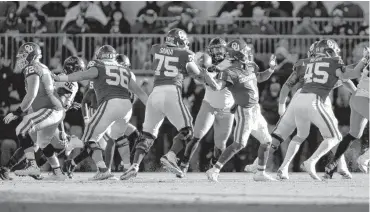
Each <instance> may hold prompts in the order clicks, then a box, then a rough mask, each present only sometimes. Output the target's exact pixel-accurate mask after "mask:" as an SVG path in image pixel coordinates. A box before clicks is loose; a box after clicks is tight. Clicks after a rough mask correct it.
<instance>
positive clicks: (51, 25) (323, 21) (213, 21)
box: [0, 17, 366, 34]
mask: <svg viewBox="0 0 370 212" xmlns="http://www.w3.org/2000/svg"><path fill="white" fill-rule="evenodd" d="M178 19H179V18H178V17H158V22H159V23H160V25H161V26H167V25H168V24H169V23H171V22H174V21H176V20H178ZM4 20H5V17H0V21H4ZM63 20H64V18H56V17H49V18H48V24H47V26H48V29H49V32H52V33H54V32H59V31H60V30H61V25H62V23H63ZM137 20H138V19H133V20H132V22H131V23H135V22H136V21H137ZM195 20H196V21H197V22H198V23H199V24H200V25H201V26H202V28H203V33H205V34H209V33H215V32H216V31H217V27H218V25H220V24H219V22H218V21H219V20H220V18H218V17H199V18H196V19H195ZM223 20H225V19H223ZM233 20H234V23H235V24H236V25H237V27H238V28H243V27H244V25H245V24H246V23H248V22H251V21H252V20H253V18H235V19H233ZM265 20H266V21H267V22H269V23H270V24H271V25H272V26H273V27H274V29H275V30H276V32H277V33H279V34H291V33H292V30H293V26H294V25H296V24H298V23H299V22H300V21H301V20H302V19H301V18H299V17H271V18H266V19H265ZM343 20H344V21H346V22H348V23H349V25H350V26H351V27H352V28H353V31H354V32H355V33H356V32H357V31H358V29H359V27H360V26H361V24H362V23H363V22H364V21H366V20H365V19H363V18H344V19H343ZM312 21H313V22H314V23H315V24H316V25H317V26H318V27H319V29H323V28H324V26H325V25H327V24H328V23H330V22H331V21H332V18H312ZM25 25H26V29H27V32H32V31H31V28H32V20H31V19H27V20H26V23H25Z"/></svg>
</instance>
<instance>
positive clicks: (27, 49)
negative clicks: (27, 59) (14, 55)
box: [24, 45, 33, 53]
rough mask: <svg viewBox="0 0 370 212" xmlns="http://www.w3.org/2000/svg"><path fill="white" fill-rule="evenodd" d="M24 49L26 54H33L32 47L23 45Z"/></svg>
mask: <svg viewBox="0 0 370 212" xmlns="http://www.w3.org/2000/svg"><path fill="white" fill-rule="evenodd" d="M24 49H25V50H26V51H27V52H28V53H31V52H33V47H32V46H31V45H25V46H24Z"/></svg>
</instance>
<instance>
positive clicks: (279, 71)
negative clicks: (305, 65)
mask: <svg viewBox="0 0 370 212" xmlns="http://www.w3.org/2000/svg"><path fill="white" fill-rule="evenodd" d="M288 49H289V43H288V41H287V40H284V39H283V40H280V41H279V44H278V48H276V51H275V55H276V62H277V64H278V65H277V67H276V68H275V72H274V76H277V77H278V80H279V83H280V85H281V86H282V85H283V83H284V82H285V81H286V80H287V79H288V77H289V76H290V74H291V73H292V69H293V64H294V63H295V62H296V61H297V59H298V58H297V57H296V56H295V55H292V54H290V52H289V50H288Z"/></svg>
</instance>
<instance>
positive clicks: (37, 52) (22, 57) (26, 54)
mask: <svg viewBox="0 0 370 212" xmlns="http://www.w3.org/2000/svg"><path fill="white" fill-rule="evenodd" d="M41 57H42V54H41V48H40V46H39V45H37V44H36V43H33V42H27V43H24V44H23V45H22V46H21V47H19V49H18V53H17V60H16V63H15V68H14V72H15V73H20V72H22V70H23V69H24V68H25V67H26V66H28V65H29V64H31V63H33V62H34V61H36V60H39V59H41Z"/></svg>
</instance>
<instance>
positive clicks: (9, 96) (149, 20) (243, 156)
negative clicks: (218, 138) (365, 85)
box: [0, 1, 369, 171]
mask: <svg viewBox="0 0 370 212" xmlns="http://www.w3.org/2000/svg"><path fill="white" fill-rule="evenodd" d="M293 9H294V4H293V3H292V2H289V1H284V2H274V1H273V2H226V3H224V5H222V7H221V8H220V9H219V11H218V12H217V15H216V17H213V18H210V19H207V21H204V18H203V19H201V18H199V14H200V13H201V11H202V8H193V7H192V6H191V4H190V3H187V2H182V1H173V2H166V3H164V4H163V5H161V6H159V5H158V4H157V2H149V1H148V2H146V3H145V6H144V7H143V8H141V9H140V10H138V12H137V15H136V17H131V19H130V18H129V17H126V16H125V13H124V12H123V11H124V10H123V6H122V3H121V2H94V3H93V2H89V1H83V2H66V1H63V2H55V1H52V2H47V3H45V4H43V5H42V6H41V7H40V6H39V4H38V3H37V2H27V4H25V5H23V6H22V7H21V6H20V4H19V2H0V20H1V21H0V33H4V34H7V35H11V37H6V38H4V37H1V36H0V41H1V45H0V118H1V120H2V117H4V116H5V115H6V114H7V113H8V112H9V111H12V110H14V109H16V108H17V106H18V104H19V103H20V102H21V100H22V98H23V96H24V95H25V89H24V82H23V76H21V75H16V74H13V73H12V66H13V63H14V55H15V54H16V50H17V48H18V47H19V46H20V44H21V43H22V42H24V41H26V40H27V39H30V40H27V41H31V40H32V41H34V42H37V43H38V44H39V45H40V46H41V47H42V49H43V57H44V60H43V61H44V62H45V64H46V65H48V66H49V68H50V69H51V70H52V71H53V72H60V71H61V67H62V62H63V60H64V59H65V58H66V57H67V56H70V55H78V56H85V60H89V59H91V58H89V57H88V56H86V55H91V54H89V53H86V51H88V52H94V51H95V48H96V47H97V46H99V45H101V44H102V43H105V44H111V45H112V46H114V47H115V48H117V50H118V51H119V52H122V53H125V54H127V55H128V56H129V57H130V59H131V63H132V68H133V69H135V70H149V69H150V65H151V63H150V56H149V55H148V54H147V52H149V48H150V45H151V44H152V43H153V42H159V41H160V40H159V39H157V37H155V38H151V37H150V36H149V37H148V36H147V37H144V38H133V37H132V36H131V37H130V36H128V37H129V38H125V36H119V35H120V34H142V35H147V34H163V33H165V32H167V31H168V30H169V29H171V28H175V27H177V28H181V29H183V30H185V31H186V32H187V33H188V34H191V35H192V36H190V37H191V43H192V46H191V49H192V50H193V51H203V50H204V47H205V45H207V42H206V41H205V39H202V36H204V35H208V36H210V38H212V37H214V36H216V35H219V36H223V37H226V38H227V36H228V35H233V36H235V35H236V34H239V35H248V34H259V35H281V34H284V35H288V36H289V35H298V36H308V35H317V38H313V39H311V40H309V41H307V42H306V43H305V42H299V41H297V40H294V39H284V38H282V39H272V40H271V39H270V40H268V39H266V40H262V41H261V39H258V38H257V39H256V38H248V39H246V41H247V43H248V44H249V45H250V47H251V48H252V49H253V51H254V53H255V58H254V60H255V62H256V64H258V66H259V67H260V70H265V68H267V65H266V63H267V61H268V59H267V58H268V57H269V55H270V54H275V55H276V56H277V62H278V64H279V65H278V67H277V70H276V72H275V73H274V74H273V76H272V77H271V78H270V79H269V80H268V81H267V82H264V83H260V84H259V91H260V105H261V108H262V111H263V115H264V117H265V118H266V120H267V122H268V123H269V126H270V129H271V130H272V129H273V127H274V125H276V123H277V121H278V120H279V115H278V112H277V110H278V96H279V92H280V88H281V87H282V85H283V84H284V82H285V80H286V79H287V78H288V77H289V75H290V74H291V72H292V67H293V65H294V63H295V62H296V61H297V60H298V59H299V58H302V57H305V54H306V50H307V48H308V47H309V46H310V44H311V43H312V42H313V41H314V40H316V39H318V38H320V36H322V35H340V36H344V38H345V39H342V40H338V43H339V44H340V45H341V47H342V52H343V54H344V55H346V56H345V58H343V59H344V61H346V63H347V64H353V63H355V62H357V61H358V60H359V59H361V56H362V49H363V47H365V46H369V39H368V38H367V39H358V38H356V39H353V38H351V37H350V36H351V35H361V36H369V24H368V18H366V14H365V12H364V11H363V9H362V8H361V7H360V6H359V5H358V4H356V3H354V2H340V3H338V5H336V6H335V7H334V8H333V9H332V11H328V9H327V8H326V7H325V5H324V4H323V3H322V2H321V1H309V2H307V3H306V4H304V5H303V6H302V8H300V9H298V10H297V11H298V12H297V13H296V14H293ZM367 15H368V11H367ZM1 17H2V19H1ZM291 17H298V18H300V19H297V20H298V21H297V20H293V19H291ZM274 18H280V19H281V21H280V22H272V20H275V19H274ZM284 18H286V20H287V21H284ZM318 18H325V19H322V20H321V19H320V20H321V21H319V22H318V21H317V20H318ZM349 18H354V19H353V20H354V21H352V22H351V21H350V20H352V19H349ZM24 33H30V34H31V35H32V36H28V38H25V37H22V36H21V35H22V34H24ZM49 33H58V34H59V35H61V34H64V35H65V34H68V36H63V37H53V36H50V37H49V39H45V37H43V36H39V35H41V34H45V35H48V34H49ZM91 33H93V34H97V33H99V34H101V33H102V34H104V35H106V34H110V35H109V36H105V37H104V36H103V37H104V38H101V37H100V36H97V35H91V36H90V38H91V39H83V38H82V37H79V35H81V34H83V35H89V34H91ZM197 35H199V36H197ZM112 36H115V37H112ZM117 37H118V38H117ZM4 44H6V45H4ZM140 73H141V75H142V76H141V75H138V79H139V81H140V84H141V86H142V88H143V89H144V90H145V91H146V92H148V93H150V91H151V89H152V78H151V76H149V75H151V73H150V71H148V72H147V73H145V72H144V73H143V72H140ZM355 83H357V81H356V80H355ZM85 87H86V82H83V83H80V90H79V93H78V94H77V96H76V101H77V102H80V101H81V99H82V97H83V94H84V92H85ZM293 93H294V92H293ZM203 96H204V87H203V85H200V84H198V83H197V82H195V81H194V80H192V79H186V80H185V82H184V87H183V98H184V100H185V102H186V103H187V106H188V107H189V109H190V110H191V113H192V115H193V117H194V119H195V117H196V115H197V113H198V111H199V108H200V105H201V102H202V99H203ZM349 98H350V94H349V93H348V91H346V90H345V89H343V88H339V89H336V90H335V91H334V92H332V94H331V100H332V103H333V108H334V112H335V114H336V117H337V118H338V121H339V125H340V128H341V130H342V132H343V133H347V132H348V125H349V114H350V109H349ZM144 111H145V107H144V105H143V104H142V103H141V102H140V101H135V103H134V111H133V117H132V120H131V122H132V123H133V124H134V125H136V126H137V127H138V129H141V125H142V123H143V121H144ZM65 123H66V129H67V131H68V132H69V133H71V134H74V135H77V136H81V135H82V132H83V119H82V116H81V111H70V112H68V113H67V116H66V119H65ZM16 125H17V123H16V122H14V123H12V124H10V125H5V124H4V123H3V122H2V121H0V158H1V160H0V163H1V164H5V163H6V162H7V160H8V159H9V157H10V156H11V155H12V153H13V151H14V150H15V149H16V146H17V145H18V144H17V143H16V142H15V141H16V137H15V133H14V129H15V127H16ZM311 131H312V133H311V134H310V137H309V138H308V141H309V142H306V144H305V145H303V146H302V149H301V150H300V151H302V152H303V154H299V155H300V158H296V160H295V163H294V166H293V167H292V169H293V171H299V164H300V161H303V160H304V159H306V158H307V157H308V156H309V155H310V154H311V153H312V152H313V151H314V150H315V148H316V147H317V144H318V143H319V142H321V140H322V138H321V137H320V134H319V133H318V131H317V129H316V128H315V127H312V129H311ZM365 132H368V130H365ZM174 135H176V129H175V128H174V127H173V126H172V125H171V124H170V123H169V122H168V121H165V122H164V124H163V126H162V128H161V132H160V134H159V138H158V141H157V142H156V143H155V145H154V146H153V148H152V151H151V154H149V155H148V156H147V157H146V159H145V160H146V162H144V163H143V164H144V165H143V166H144V167H142V169H144V170H150V171H156V170H159V158H160V156H162V155H163V153H164V152H167V149H168V147H169V146H170V144H171V142H172V138H173V137H174ZM212 135H213V130H211V131H210V132H209V133H208V134H207V136H205V138H204V139H203V141H202V144H201V148H199V154H197V156H198V157H195V158H196V159H195V160H194V161H196V162H197V163H198V166H193V167H198V169H199V170H201V171H204V170H205V169H206V166H207V164H208V160H209V158H211V154H212V148H213V136H212ZM232 139H233V138H232V137H230V139H229V140H230V142H231V141H232ZM368 139H369V135H368V133H365V135H364V136H363V138H362V139H361V140H360V142H357V143H356V144H355V145H354V146H353V148H352V149H351V151H352V150H353V151H352V152H350V153H348V154H347V157H349V161H352V160H351V159H352V158H356V156H358V155H359V154H360V153H362V151H363V150H364V148H366V146H368ZM257 147H258V142H257V141H256V140H255V139H254V138H253V137H252V138H251V139H250V142H249V144H248V146H247V147H246V148H245V150H243V151H242V152H241V153H239V154H238V155H237V156H236V157H235V158H234V159H233V160H232V161H231V162H229V163H228V165H226V166H225V168H224V169H225V170H226V171H242V169H243V168H244V166H245V165H246V164H249V163H251V162H252V161H253V160H254V158H256V155H257V152H256V150H257ZM285 149H286V147H284V146H282V147H281V151H277V153H276V154H275V155H274V157H273V159H272V160H271V163H270V165H269V168H270V169H271V170H275V169H276V168H277V167H278V166H279V165H280V161H281V159H282V156H283V155H284V154H285ZM116 161H117V162H116V164H115V167H116V169H117V170H118V169H119V168H120V163H119V158H116ZM322 164H325V162H322ZM91 165H92V163H90V162H89V161H85V163H84V164H82V165H81V167H80V170H81V171H89V170H92V169H94V167H92V166H91ZM349 166H350V167H352V166H351V163H350V164H349ZM320 167H321V168H319V169H318V170H319V171H322V166H320ZM356 168H357V167H355V166H353V167H352V169H356Z"/></svg>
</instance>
